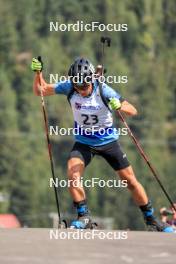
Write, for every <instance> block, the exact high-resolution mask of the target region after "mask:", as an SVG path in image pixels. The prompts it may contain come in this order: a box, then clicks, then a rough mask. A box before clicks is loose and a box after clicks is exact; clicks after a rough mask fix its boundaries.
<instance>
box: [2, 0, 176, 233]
mask: <svg viewBox="0 0 176 264" xmlns="http://www.w3.org/2000/svg"><path fill="white" fill-rule="evenodd" d="M175 10H176V1H175V0H170V1H167V0H156V1H152V0H143V1H140V0H133V1H132V0H118V1H112V0H104V1H101V0H90V1H87V0H77V1H71V0H64V1H61V0H30V1H25V0H13V1H11V0H6V1H3V0H0V24H1V27H0V194H1V199H0V200H1V201H0V213H14V214H16V215H17V216H18V218H19V219H20V221H21V223H22V224H23V225H26V226H32V227H47V226H49V225H50V222H49V217H48V216H49V213H51V212H55V211H56V205H55V198H54V192H53V190H52V189H51V188H49V178H50V176H51V174H50V164H49V161H48V154H47V148H46V142H45V134H44V125H43V117H42V112H41V105H40V98H38V97H35V96H34V94H33V92H32V83H33V73H32V72H31V70H30V64H31V59H32V57H34V56H37V55H42V57H43V60H44V63H45V68H44V75H45V78H46V80H47V81H49V73H53V74H59V75H63V74H66V73H67V70H68V67H69V65H70V64H71V62H72V61H73V60H74V59H75V57H77V56H80V55H83V56H86V57H88V58H89V59H90V60H91V61H92V62H93V63H94V64H95V65H96V64H98V63H100V62H101V48H100V42H99V39H100V36H101V35H102V32H98V31H96V32H73V31H71V32H67V31H66V32H50V31H49V22H50V21H53V22H56V21H58V22H59V23H66V24H67V23H76V21H78V20H82V21H84V23H88V22H91V21H99V22H102V23H105V24H108V23H116V24H119V23H125V24H126V23H127V24H128V31H127V32H103V34H104V35H108V36H110V37H111V38H112V47H111V48H110V49H109V50H107V53H106V54H107V55H106V66H107V68H108V74H111V75H127V76H128V83H127V84H118V85H117V84H116V85H115V84H113V85H112V87H113V88H114V89H116V90H117V91H119V92H120V93H121V94H122V95H123V96H124V97H125V98H126V99H127V100H128V101H129V102H131V103H132V104H134V105H135V106H136V107H137V109H138V112H139V115H138V117H135V118H128V119H127V121H128V123H129V124H130V126H131V128H132V129H133V131H134V132H135V135H136V136H137V137H138V138H139V139H140V141H141V143H142V145H143V147H144V149H145V151H146V153H148V154H149V156H150V159H151V160H152V162H153V164H154V165H155V167H156V168H157V170H158V172H159V173H160V177H161V180H162V182H163V184H164V185H165V187H166V189H167V190H168V192H169V193H170V194H171V196H172V198H173V199H174V200H176V191H175V190H176V180H175V165H174V164H175V162H176V132H175V131H176V104H175V99H176V74H175V72H176V60H175V55H176V14H175ZM46 103H47V110H48V115H49V123H50V125H58V126H63V127H70V126H72V123H73V120H72V115H71V110H70V107H69V105H68V103H67V100H66V98H65V97H64V96H52V97H48V98H46ZM118 123H119V122H118V121H117V124H118ZM118 125H119V124H118ZM51 140H52V145H53V154H54V162H55V168H56V176H57V177H59V179H66V162H67V156H68V153H69V151H70V149H71V146H72V144H73V138H72V137H69V136H68V137H64V136H62V137H61V136H60V137H51ZM121 144H122V146H123V149H124V150H125V151H126V152H127V154H128V158H129V160H130V162H131V163H132V165H133V167H134V170H135V172H136V175H137V177H138V179H139V180H140V182H141V183H142V184H143V185H144V187H145V188H146V190H147V192H148V194H149V197H150V198H151V200H152V202H153V204H154V206H155V207H156V213H158V210H159V208H160V207H161V206H168V202H167V200H166V198H165V197H164V195H163V193H162V192H161V190H160V188H159V186H158V184H157V183H156V182H155V180H154V179H153V176H152V175H151V173H150V171H149V170H148V168H147V167H146V165H145V163H144V162H143V160H142V159H141V157H140V155H139V153H138V152H137V150H136V148H135V146H134V145H133V143H132V142H131V140H130V139H129V137H128V136H123V137H121ZM84 177H85V178H87V179H88V178H90V177H100V178H102V179H109V178H112V179H115V174H114V172H113V170H112V169H111V168H110V167H109V166H107V164H106V163H105V161H104V160H103V159H101V158H98V157H96V158H94V160H93V161H92V163H91V165H90V166H88V168H87V170H86V173H85V175H84ZM58 191H59V196H60V199H61V210H62V213H63V215H66V214H67V213H68V212H73V208H72V207H73V206H72V200H71V197H70V195H69V193H68V190H67V189H66V188H61V189H59V190H58ZM86 192H87V196H88V204H89V207H90V210H91V213H92V214H93V215H94V216H99V217H101V218H104V217H112V218H113V219H114V228H130V229H135V230H137V229H143V228H144V224H143V220H142V216H141V214H140V212H139V209H138V208H137V207H136V206H135V205H134V203H133V201H132V198H131V195H130V194H129V193H128V191H127V190H126V189H118V190H115V189H114V190H112V189H108V188H105V189H102V188H92V189H86Z"/></svg>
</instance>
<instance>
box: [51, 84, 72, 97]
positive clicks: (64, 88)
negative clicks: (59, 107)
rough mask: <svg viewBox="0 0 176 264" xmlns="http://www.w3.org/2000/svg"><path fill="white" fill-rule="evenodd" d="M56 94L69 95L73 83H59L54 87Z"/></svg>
mask: <svg viewBox="0 0 176 264" xmlns="http://www.w3.org/2000/svg"><path fill="white" fill-rule="evenodd" d="M54 89H55V93H56V94H64V95H68V94H69V92H70V91H71V90H72V83H71V82H70V81H65V82H58V83H56V84H55V85H54Z"/></svg>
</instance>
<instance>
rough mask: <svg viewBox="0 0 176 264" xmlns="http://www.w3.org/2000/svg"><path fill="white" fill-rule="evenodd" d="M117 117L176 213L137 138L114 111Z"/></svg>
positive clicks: (118, 113) (123, 119) (118, 111)
mask: <svg viewBox="0 0 176 264" xmlns="http://www.w3.org/2000/svg"><path fill="white" fill-rule="evenodd" d="M116 113H117V115H118V117H119V118H120V120H121V121H122V122H123V124H124V125H125V127H126V128H127V130H128V134H129V136H130V137H131V138H132V140H133V141H134V143H135V145H136V147H137V149H138V150H139V153H140V154H141V156H142V157H143V159H144V160H145V162H146V163H147V165H148V167H149V169H150V171H151V172H152V174H153V176H154V177H155V179H156V180H157V182H158V184H159V185H160V187H161V189H162V191H163V192H164V194H165V196H166V197H167V199H168V201H169V203H170V204H171V206H172V208H173V209H174V210H175V212H176V207H175V205H174V202H173V201H172V199H171V197H170V196H169V194H168V192H167V191H166V189H165V188H164V185H163V184H162V182H161V180H160V179H159V176H158V175H157V172H156V171H155V169H154V167H153V165H152V164H151V162H150V161H149V159H148V157H147V155H146V154H145V153H144V150H143V149H142V147H141V145H140V143H139V141H138V140H137V138H136V137H135V136H134V134H133V133H132V131H131V129H130V128H129V126H128V124H127V122H126V121H125V118H124V117H123V115H122V113H121V112H120V110H117V111H116Z"/></svg>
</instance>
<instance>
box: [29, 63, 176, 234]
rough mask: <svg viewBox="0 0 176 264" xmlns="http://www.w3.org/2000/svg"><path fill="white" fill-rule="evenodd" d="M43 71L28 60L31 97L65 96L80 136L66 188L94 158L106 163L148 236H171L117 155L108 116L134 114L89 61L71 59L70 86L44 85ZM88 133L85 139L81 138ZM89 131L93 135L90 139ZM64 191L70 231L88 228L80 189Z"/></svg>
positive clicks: (125, 161)
mask: <svg viewBox="0 0 176 264" xmlns="http://www.w3.org/2000/svg"><path fill="white" fill-rule="evenodd" d="M42 67H43V64H42V63H41V62H40V61H39V60H38V59H36V58H34V59H33V60H32V64H31V68H32V70H33V71H35V72H37V74H35V77H34V85H33V91H34V94H35V95H37V96H40V89H42V93H43V96H50V95H57V94H59V95H60V94H63V95H65V96H67V98H68V100H69V102H70V105H71V108H72V111H73V117H74V123H75V128H77V129H78V131H80V133H77V135H76V136H75V144H74V145H73V148H72V150H71V152H70V154H69V159H68V163H67V172H68V173H67V174H68V178H69V180H71V181H70V182H74V181H75V180H76V181H80V178H81V177H82V175H83V173H84V170H85V168H86V166H87V165H88V164H89V163H90V162H91V159H92V158H93V157H94V155H99V156H101V157H103V158H104V159H105V160H106V161H107V162H108V163H109V165H110V166H111V167H112V168H113V169H114V171H115V173H116V174H117V175H118V176H119V177H120V179H121V180H126V181H127V184H128V186H127V187H128V189H129V190H130V192H131V194H132V197H133V199H134V202H135V203H136V205H137V206H138V207H139V208H140V210H141V212H142V214H143V216H144V220H145V223H146V225H147V227H148V230H151V231H161V232H173V228H172V227H171V226H169V225H168V224H167V223H163V222H161V221H159V220H158V219H157V218H156V217H155V216H154V209H153V207H152V204H151V201H150V200H149V198H148V196H147V194H146V192H145V190H144V188H143V186H142V185H141V184H140V183H139V181H138V180H137V178H136V176H135V174H134V171H133V168H132V166H131V165H130V163H129V161H128V159H127V156H126V154H125V153H124V152H123V151H122V149H121V146H120V144H119V135H118V133H117V132H116V130H115V129H114V127H113V116H112V111H116V110H120V111H121V112H123V113H125V114H126V115H129V116H135V115H137V110H136V108H135V107H134V106H133V105H132V104H130V103H129V102H128V101H127V100H126V99H124V98H123V97H122V96H121V95H120V94H119V93H117V92H116V91H115V90H113V89H112V88H111V87H109V86H108V85H107V84H105V83H100V82H99V81H98V80H97V79H96V78H92V77H93V76H94V75H95V69H94V66H93V65H92V63H91V62H90V61H89V60H88V59H85V58H78V59H76V60H75V61H74V63H73V64H72V65H71V66H70V69H69V71H68V76H69V77H70V78H69V80H66V81H64V82H58V83H56V84H48V83H46V81H45V80H44V78H43V76H42ZM39 72H40V73H39ZM39 74H40V77H39ZM75 77H76V78H75ZM39 79H40V80H39ZM75 80H76V81H75ZM40 81H41V85H40ZM95 128H96V130H95ZM87 129H88V130H89V133H86V131H87ZM102 129H103V131H104V133H102ZM93 130H94V133H93V132H92V133H90V132H91V131H93ZM100 132H101V133H100ZM69 191H70V194H71V196H72V199H73V202H74V205H75V207H76V210H77V214H78V217H77V219H76V220H74V221H72V223H71V227H73V228H78V229H86V228H90V227H91V225H92V221H91V217H90V213H89V210H88V205H87V202H86V195H85V191H84V188H83V187H82V186H81V185H80V186H78V185H76V186H75V184H72V185H71V186H70V187H69Z"/></svg>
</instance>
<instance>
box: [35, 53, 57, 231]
mask: <svg viewBox="0 0 176 264" xmlns="http://www.w3.org/2000/svg"><path fill="white" fill-rule="evenodd" d="M38 60H39V61H40V62H42V58H41V56H38ZM37 74H38V77H39V85H40V86H41V87H40V97H41V105H42V112H43V120H44V125H45V134H46V141H47V147H48V155H49V160H50V167H51V174H52V178H53V181H54V182H56V176H55V171H54V162H53V156H52V147H51V142H50V137H49V132H48V119H47V114H46V107H45V100H44V96H43V92H42V89H41V88H42V81H41V75H40V72H38V73H37ZM54 193H55V199H56V206H57V213H58V217H59V225H60V226H61V214H60V205H59V197H58V192H57V189H56V186H55V185H54Z"/></svg>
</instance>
